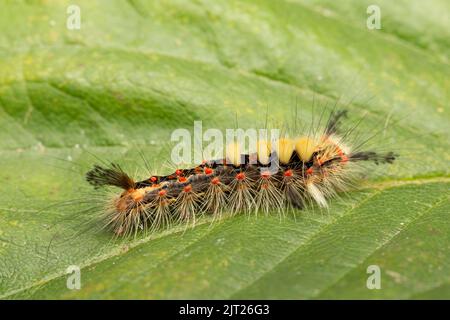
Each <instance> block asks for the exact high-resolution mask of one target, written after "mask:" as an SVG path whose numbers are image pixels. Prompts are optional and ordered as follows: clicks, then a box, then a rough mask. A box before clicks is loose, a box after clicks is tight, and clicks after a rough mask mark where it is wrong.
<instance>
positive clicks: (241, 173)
mask: <svg viewBox="0 0 450 320" xmlns="http://www.w3.org/2000/svg"><path fill="white" fill-rule="evenodd" d="M236 179H237V180H244V179H245V173H243V172H239V173H238V174H237V175H236Z"/></svg>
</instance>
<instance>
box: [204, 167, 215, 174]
mask: <svg viewBox="0 0 450 320" xmlns="http://www.w3.org/2000/svg"><path fill="white" fill-rule="evenodd" d="M213 171H214V170H213V169H211V168H205V174H211V173H213Z"/></svg>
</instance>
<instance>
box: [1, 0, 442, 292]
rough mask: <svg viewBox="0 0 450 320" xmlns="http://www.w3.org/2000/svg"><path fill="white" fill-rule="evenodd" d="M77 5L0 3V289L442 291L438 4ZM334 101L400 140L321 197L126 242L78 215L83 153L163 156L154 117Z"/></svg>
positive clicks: (353, 118)
mask: <svg viewBox="0 0 450 320" xmlns="http://www.w3.org/2000/svg"><path fill="white" fill-rule="evenodd" d="M77 3H78V5H79V6H80V9H81V29H80V30H69V29H67V28H66V19H67V17H68V14H67V7H68V5H69V4H72V3H71V2H69V1H53V2H52V3H51V4H50V3H48V4H47V2H41V1H15V2H7V3H6V4H3V5H2V10H0V29H1V30H2V32H1V33H0V70H1V71H0V128H1V129H0V181H1V183H2V192H1V194H0V297H1V298H12V299H14V298H44V299H55V298H56V299H64V298H88V299H92V298H138V299H142V298H156V299H165V298H191V299H193V298H225V299H226V298H246V299H248V298H288V299H297V298H319V299H320V298H337V299H339V298H412V299H414V298H449V297H450V291H449V288H450V255H449V254H448V252H450V250H449V249H450V236H449V235H450V232H449V231H450V220H449V219H448V215H449V212H450V204H449V192H448V190H449V186H450V179H449V160H450V155H449V152H448V150H449V147H450V144H449V141H450V140H449V138H450V131H449V127H448V123H449V121H450V115H449V105H448V101H450V80H449V77H448V75H449V74H450V66H449V64H448V57H449V52H450V44H449V40H448V39H450V37H449V30H450V28H449V21H448V19H447V18H446V16H445V13H446V12H448V10H449V9H450V8H449V4H448V1H443V0H442V1H439V0H436V1H431V2H427V3H426V4H425V3H424V2H423V1H419V0H417V1H395V3H394V2H392V1H378V5H379V6H380V9H381V14H382V29H381V30H368V29H367V28H366V19H367V17H368V15H367V13H366V9H367V6H368V5H370V4H372V3H371V2H370V1H356V0H355V1H348V2H346V3H345V4H341V2H339V5H338V4H336V3H335V2H333V1H328V0H317V1H312V0H298V1H294V0H292V1H287V0H286V1H276V2H275V1H270V0H267V1H245V2H243V1H225V0H224V1H195V2H192V1H181V0H179V1H176V0H171V1H152V2H150V1H143V0H142V1H133V0H130V1H127V2H126V1H119V0H118V1H106V0H105V1H95V2H93V1H77ZM338 99H339V101H340V103H341V104H343V105H345V106H346V107H347V108H348V109H349V110H350V119H349V122H350V123H356V122H357V121H358V119H359V118H360V117H361V116H363V115H365V114H366V118H365V121H363V122H362V124H361V126H360V129H359V131H360V133H361V132H366V133H375V132H376V131H379V134H378V135H377V137H376V138H374V139H373V140H372V141H371V143H372V145H376V146H378V147H379V148H380V149H385V150H392V151H395V152H397V153H399V154H400V157H399V159H398V161H397V162H396V163H395V164H394V165H392V166H381V167H379V168H376V170H374V171H373V172H370V173H368V176H367V177H365V179H364V181H362V185H361V187H360V188H356V189H355V190H354V191H351V192H350V193H349V194H348V196H346V197H344V198H343V199H341V200H335V201H332V203H331V208H330V210H329V211H326V212H322V211H319V210H316V209H311V210H305V211H296V212H291V213H289V214H287V215H286V216H285V217H280V216H278V215H277V214H275V213H274V214H273V215H270V216H262V215H259V216H258V217H247V216H236V217H233V218H228V219H225V220H223V221H220V222H214V223H212V224H211V222H210V219H203V220H201V221H200V223H199V224H198V225H197V226H196V227H195V228H192V229H187V230H184V229H183V228H182V227H174V228H171V229H169V230H166V231H163V232H159V233H155V234H153V235H150V236H148V237H144V236H140V237H138V238H136V239H131V240H113V239H112V236H111V234H109V233H108V232H106V231H99V230H98V228H97V227H96V225H95V222H94V221H93V218H95V216H96V214H97V213H98V208H92V209H90V210H86V211H84V212H82V210H83V209H86V208H88V207H89V206H90V204H95V200H96V198H95V197H97V196H96V194H95V193H94V191H93V190H92V189H91V188H90V187H89V186H87V185H86V184H87V183H86V182H85V181H84V176H83V173H84V172H85V170H86V169H87V168H89V167H90V166H91V165H93V164H94V163H96V162H98V160H97V158H100V159H102V160H105V161H116V162H118V163H120V164H121V165H123V166H124V167H125V168H127V169H131V170H133V172H134V170H135V169H136V168H140V170H141V171H140V172H138V173H137V175H138V176H140V177H143V176H144V174H145V173H144V170H143V164H142V160H141V156H140V153H141V152H142V153H143V154H145V157H146V158H147V159H148V161H149V163H150V165H151V167H152V168H153V169H155V170H162V171H163V170H165V169H164V168H166V167H165V165H166V164H167V163H168V160H169V159H170V148H169V145H168V144H167V143H166V141H169V139H170V135H171V132H172V131H173V130H174V129H177V128H187V129H190V130H192V126H193V122H194V121H195V120H202V121H203V128H204V129H206V128H220V129H225V128H234V127H235V125H236V123H235V121H236V116H237V119H238V124H239V126H240V127H263V125H264V121H265V110H266V108H267V106H269V110H270V118H271V120H272V122H274V123H276V124H278V123H282V124H283V123H289V121H292V120H291V119H292V114H293V110H294V109H295V106H296V105H299V106H300V117H301V118H302V119H303V120H304V121H305V122H306V123H309V122H310V121H311V120H310V119H311V117H312V114H313V113H314V114H316V115H317V113H320V111H321V109H322V108H324V107H325V106H326V105H328V106H330V105H332V104H334V103H335V101H336V100H338ZM313 103H314V104H313ZM313 106H314V108H315V109H316V110H315V111H313V109H314V108H313ZM316 121H317V119H316ZM166 170H167V169H166ZM75 199H77V200H75ZM70 265H77V266H80V267H81V286H82V288H81V290H69V289H67V286H66V281H67V277H68V275H67V274H66V270H67V268H68V267H69V266H70ZM370 265H377V266H379V267H380V270H381V290H369V289H368V288H367V286H366V281H367V278H368V277H369V276H370V274H368V273H367V268H368V266H370Z"/></svg>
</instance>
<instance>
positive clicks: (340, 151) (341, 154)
mask: <svg viewBox="0 0 450 320" xmlns="http://www.w3.org/2000/svg"><path fill="white" fill-rule="evenodd" d="M337 154H338V155H339V156H340V157H342V156H343V155H344V151H342V149H341V148H339V147H338V148H337Z"/></svg>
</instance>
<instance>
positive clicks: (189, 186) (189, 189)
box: [184, 184, 192, 192]
mask: <svg viewBox="0 0 450 320" xmlns="http://www.w3.org/2000/svg"><path fill="white" fill-rule="evenodd" d="M191 191H192V186H191V185H190V184H189V185H187V186H186V187H184V192H191Z"/></svg>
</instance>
